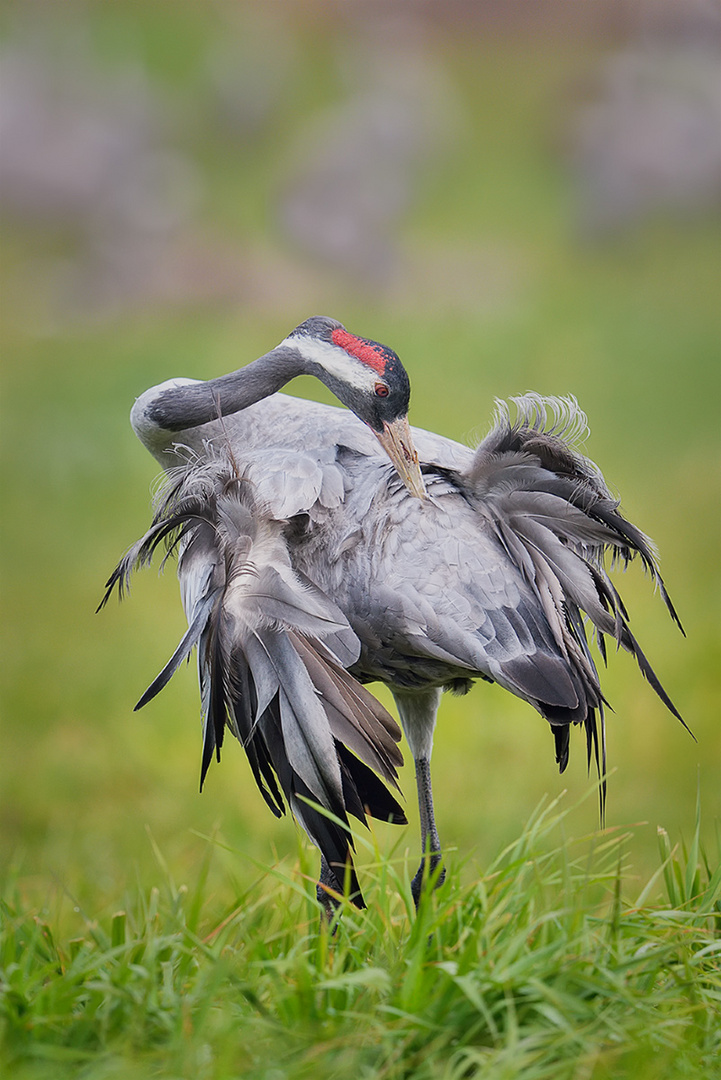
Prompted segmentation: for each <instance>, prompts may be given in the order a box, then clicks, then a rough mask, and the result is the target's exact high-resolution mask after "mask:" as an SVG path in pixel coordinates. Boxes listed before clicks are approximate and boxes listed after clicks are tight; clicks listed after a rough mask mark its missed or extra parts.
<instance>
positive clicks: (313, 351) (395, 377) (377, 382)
mask: <svg viewBox="0 0 721 1080" xmlns="http://www.w3.org/2000/svg"><path fill="white" fill-rule="evenodd" d="M282 344H283V345H284V346H286V347H290V348H293V349H294V350H296V351H297V352H298V353H299V355H300V356H301V357H302V359H303V362H304V368H305V371H306V372H307V374H309V375H315V377H316V378H318V379H320V381H321V382H322V383H324V384H325V386H327V387H328V389H329V390H330V391H331V392H332V393H333V394H334V395H335V396H336V397H337V398H338V400H339V401H342V402H343V404H344V405H346V406H347V407H348V408H349V409H351V410H352V412H354V413H355V415H356V416H357V417H358V418H359V419H360V420H362V421H363V423H364V424H367V425H368V427H369V428H370V429H371V431H372V432H373V434H374V435H375V436H376V438H377V439H378V441H379V443H380V444H381V446H382V447H383V449H384V451H385V452H386V454H387V455H388V457H389V458H390V460H391V462H392V463H393V465H394V467H395V469H396V472H397V473H398V475H399V476H400V478H401V480H402V481H403V483H404V484H405V486H406V487H407V488H408V490H409V491H410V493H411V495H415V496H416V498H419V499H425V498H426V489H425V486H424V483H423V477H422V475H421V470H420V465H419V463H418V454H417V453H416V449H415V447H414V445H413V438H412V435H411V429H410V425H409V423H408V405H409V402H410V396H411V384H410V381H409V379H408V374H407V372H406V369H405V368H404V367H403V364H402V363H401V361H400V360H399V358H398V355H397V354H396V353H395V352H394V351H393V349H389V348H388V346H387V345H381V344H380V342H378V341H372V340H371V339H370V338H362V337H357V336H356V335H355V334H351V333H349V331H348V330H346V328H345V327H344V326H343V325H342V323H339V322H337V320H336V319H329V318H326V317H325V316H319V315H316V316H314V317H313V318H310V319H306V320H305V322H303V323H301V324H300V326H297V327H296V328H295V330H293V332H292V333H291V334H290V335H289V336H288V337H287V338H286V339H285V341H284V342H283V343H282Z"/></svg>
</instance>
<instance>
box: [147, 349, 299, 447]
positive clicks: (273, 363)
mask: <svg viewBox="0 0 721 1080" xmlns="http://www.w3.org/2000/svg"><path fill="white" fill-rule="evenodd" d="M306 370H307V367H306V364H305V362H304V359H303V357H302V356H301V354H300V353H299V352H297V351H296V350H295V349H292V348H290V347H289V346H287V345H283V346H278V348H276V349H273V350H272V351H271V352H269V353H266V354H265V356H261V357H259V359H258V360H254V361H253V362H252V363H251V364H248V365H247V366H246V367H244V368H240V369H239V370H238V371H233V372H231V374H230V375H221V376H220V378H218V379H210V380H208V382H203V383H197V384H195V385H190V386H178V387H175V388H174V389H172V390H165V391H164V392H163V393H162V394H160V395H159V396H158V397H157V398H156V399H155V401H153V402H152V403H151V404H150V406H149V408H148V417H149V419H150V420H152V422H153V423H154V424H157V425H158V427H161V428H164V430H165V431H182V430H183V429H184V428H192V427H198V426H199V425H200V424H207V423H210V421H212V420H217V419H218V414H219V413H220V415H221V416H229V415H231V413H236V412H240V410H241V409H247V408H248V406H249V405H254V404H255V402H256V401H261V400H262V399H263V398H266V397H269V396H270V394H274V393H276V391H277V390H280V389H281V387H283V386H285V384H286V383H287V382H290V380H291V379H293V378H295V376H296V375H303V374H304V373H305V372H306Z"/></svg>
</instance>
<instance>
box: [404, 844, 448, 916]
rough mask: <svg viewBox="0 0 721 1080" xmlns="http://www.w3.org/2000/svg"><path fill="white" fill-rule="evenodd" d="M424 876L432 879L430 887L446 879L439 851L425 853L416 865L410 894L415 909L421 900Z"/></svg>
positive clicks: (438, 884)
mask: <svg viewBox="0 0 721 1080" xmlns="http://www.w3.org/2000/svg"><path fill="white" fill-rule="evenodd" d="M439 868H440V869H439ZM426 876H427V877H428V878H429V879H430V880H431V881H432V887H433V888H434V889H437V888H438V887H439V886H440V885H442V884H443V882H444V881H445V880H446V868H445V866H443V863H442V857H441V853H440V852H436V853H435V854H431V855H426V857H425V858H424V859H423V861H422V862H421V865H420V866H419V867H418V871H417V873H416V876H415V877H414V878H413V881H412V882H411V896H412V897H413V903H414V904H415V905H416V911H417V910H418V905H419V904H420V902H421V894H422V892H423V883H424V881H425V879H426Z"/></svg>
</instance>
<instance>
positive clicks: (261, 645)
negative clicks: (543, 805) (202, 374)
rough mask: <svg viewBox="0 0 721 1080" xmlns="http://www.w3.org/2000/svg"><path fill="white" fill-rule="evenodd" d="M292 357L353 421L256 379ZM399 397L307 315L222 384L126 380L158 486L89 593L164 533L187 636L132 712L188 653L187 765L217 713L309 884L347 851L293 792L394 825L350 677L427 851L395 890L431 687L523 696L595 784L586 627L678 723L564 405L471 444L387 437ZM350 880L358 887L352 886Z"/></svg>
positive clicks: (594, 693) (278, 370)
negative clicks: (646, 651)
mask: <svg viewBox="0 0 721 1080" xmlns="http://www.w3.org/2000/svg"><path fill="white" fill-rule="evenodd" d="M298 342H300V345H299V346H298ZM301 370H303V371H310V372H311V373H313V374H317V375H318V377H319V378H322V380H323V381H324V382H325V383H326V385H329V386H330V387H331V389H333V390H334V392H335V393H336V394H337V396H339V397H341V400H345V402H346V404H348V405H350V408H351V410H353V411H348V410H342V409H339V408H336V407H332V406H327V405H320V404H317V403H313V402H308V401H302V400H299V399H296V398H293V397H290V396H288V395H285V394H282V393H278V392H277V391H278V389H279V385H283V383H284V382H285V381H288V379H289V378H291V377H292V376H293V375H294V374H298V373H300V371H301ZM389 398H390V399H391V400H390V401H388V400H387V399H389ZM377 399H381V400H380V402H379V401H378V400H377ZM407 404H408V388H407V376H406V375H405V371H403V369H402V367H401V366H400V362H399V361H398V358H397V357H396V356H395V354H394V353H392V352H391V351H390V350H388V349H386V347H385V346H378V345H377V344H376V343H374V342H368V341H366V339H360V338H356V337H355V336H353V335H351V334H349V333H348V332H347V331H346V330H345V328H344V327H342V326H341V325H340V324H338V323H335V322H334V321H333V320H324V319H312V320H308V321H307V323H305V324H302V325H301V327H299V328H298V329H297V330H296V331H294V332H293V334H292V335H290V336H289V338H287V339H286V340H285V341H284V342H283V343H281V345H280V346H279V347H278V349H277V350H273V351H272V352H271V353H269V354H266V357H265V358H261V360H258V361H255V363H254V364H251V365H248V367H246V368H244V369H240V371H239V372H236V373H234V375H232V376H224V377H222V378H221V379H217V380H212V381H211V382H209V383H198V382H194V381H193V380H171V381H170V382H168V383H164V384H161V385H160V386H158V387H155V388H153V389H151V390H149V391H146V393H145V394H143V395H141V397H140V398H139V399H138V400H137V402H136V404H135V406H134V408H133V412H132V417H131V419H132V423H133V427H134V429H135V431H136V433H137V434H138V436H139V437H140V439H141V440H142V441H143V442H144V444H145V445H146V446H147V447H148V449H149V450H150V451H151V453H153V455H154V456H155V458H156V460H158V462H159V463H160V464H161V465H162V466H163V468H165V469H166V470H168V471H169V475H170V477H171V481H170V485H171V489H170V495H166V497H165V502H164V503H162V504H161V507H160V509H159V511H158V513H157V514H156V518H155V522H154V525H153V526H152V527H151V530H150V531H149V533H148V534H146V537H144V538H143V540H141V541H140V542H139V544H138V545H136V546H135V547H134V548H133V549H131V551H130V552H129V553H128V555H127V556H126V557H125V559H124V560H123V562H121V564H120V566H119V568H118V570H117V571H116V573H115V575H114V576H113V578H111V582H110V583H109V591H110V589H112V587H113V585H114V584H116V583H117V584H119V585H120V586H121V588H122V586H123V583H124V582H127V579H128V576H129V573H130V570H131V569H132V566H133V565H134V564H135V563H136V562H143V561H147V559H148V558H149V557H150V556H151V555H152V552H153V550H154V548H155V546H157V543H158V542H160V539H161V538H168V537H170V538H171V543H175V544H176V545H177V547H178V550H179V576H180V579H181V592H182V594H183V602H184V607H185V611H186V614H187V617H188V621H189V627H190V629H189V631H188V635H186V638H185V639H184V643H181V646H180V647H179V650H177V651H176V654H175V656H174V658H173V660H171V662H170V663H169V665H167V666H166V669H164V672H162V673H161V675H160V676H159V677H158V679H157V680H156V681H155V683H154V684H153V685H152V686H151V687H150V688H149V690H148V691H147V692H146V695H144V697H143V698H142V699H141V702H140V704H144V703H145V701H146V700H149V699H150V697H152V696H154V694H155V693H156V692H157V691H158V690H159V689H160V688H161V687H162V685H164V684H165V682H166V681H167V679H168V678H169V677H170V675H171V674H172V672H173V671H174V670H175V669H176V667H177V664H178V663H179V662H180V659H182V658H183V657H184V656H185V655H187V654H188V653H189V651H190V649H191V648H192V647H193V646H195V645H197V646H198V648H199V656H200V681H201V695H202V698H203V712H204V716H205V718H206V721H205V739H204V756H203V775H204V774H205V770H206V769H207V767H208V765H209V762H210V759H211V757H212V754H213V752H214V751H215V752H216V753H217V752H218V751H219V749H220V745H221V743H222V732H223V727H224V725H225V724H227V725H228V726H229V727H230V729H231V730H232V731H233V733H234V734H235V735H236V736H237V737H238V738H239V739H240V740H241V742H243V744H244V745H245V747H246V750H247V751H248V754H249V757H250V759H251V766H252V767H253V770H254V773H255V775H256V779H257V780H258V783H259V786H260V787H261V791H263V794H264V796H265V797H266V800H267V801H268V802H269V805H271V808H272V809H274V810H276V811H277V810H278V808H279V806H280V802H281V800H280V793H279V792H278V788H277V786H276V779H277V780H278V782H279V783H280V787H281V788H282V790H283V793H284V794H285V796H286V798H287V800H288V801H289V803H290V805H291V808H292V809H293V811H294V813H295V814H296V817H298V818H299V820H300V821H301V823H302V824H303V825H304V826H305V827H306V829H307V831H308V832H309V834H310V835H311V837H312V838H313V839H314V841H315V842H316V843H317V844H318V846H319V847H320V848H321V853H322V872H321V884H322V886H323V888H325V889H326V890H327V889H328V888H331V889H334V888H337V887H338V886H339V884H340V882H341V881H342V877H343V873H342V870H341V868H342V867H343V865H344V864H347V863H348V860H349V858H350V850H349V847H348V843H347V840H346V839H345V838H344V836H343V834H342V831H341V832H339V831H337V830H336V832H335V833H333V835H332V836H330V839H329V835H330V834H329V828H330V826H329V825H328V821H327V819H325V818H324V817H323V815H322V814H320V815H318V814H315V816H314V812H313V811H311V809H310V808H309V805H308V803H307V799H308V798H310V799H311V800H316V801H317V802H318V803H319V804H320V805H321V806H324V807H325V808H326V809H329V810H331V812H332V813H334V814H336V815H338V816H340V817H341V819H342V818H343V817H344V814H345V811H348V812H350V813H356V815H357V816H359V817H362V816H363V807H364V806H365V807H366V808H369V809H370V812H371V813H374V812H375V813H376V816H385V817H388V818H391V819H393V820H396V821H398V820H403V814H402V811H401V809H400V807H399V806H398V804H397V803H396V802H395V799H394V798H393V797H392V796H391V795H390V793H389V792H388V791H387V789H386V788H385V787H383V785H382V784H380V782H378V781H376V780H375V779H371V777H372V775H373V774H372V773H370V769H375V770H376V771H378V772H380V774H381V776H382V777H383V778H384V779H385V780H386V782H389V783H390V784H391V785H393V784H394V783H395V776H396V773H395V768H396V765H397V764H398V760H399V759H398V756H397V752H396V748H395V740H396V738H397V732H396V731H395V730H394V724H393V721H392V720H391V719H390V717H388V716H387V714H385V711H384V710H382V709H381V707H380V706H378V705H377V703H376V702H374V699H372V698H371V697H370V695H369V694H368V693H367V691H364V690H363V689H362V686H361V685H360V684H362V683H366V682H370V681H376V680H377V681H381V682H384V683H385V684H386V685H388V686H389V687H390V689H391V690H392V691H393V694H394V696H395V700H396V703H397V705H398V709H399V714H400V718H401V722H402V725H403V728H404V731H405V734H406V736H407V739H408V742H409V745H410V748H411V751H412V753H413V757H414V760H415V764H416V777H417V782H418V793H419V801H420V810H421V828H422V839H423V846H424V851H425V854H426V856H427V860H426V863H425V864H424V863H422V864H421V869H420V870H419V873H418V874H417V875H416V878H415V879H414V890H413V891H414V896H415V898H416V900H417V899H418V895H419V892H420V886H421V881H422V877H423V872H424V865H425V867H426V868H427V866H428V865H430V866H431V867H433V866H435V865H436V864H437V863H438V862H439V860H440V844H439V840H438V834H437V830H436V826H435V819H434V812H433V802H432V794H431V785H430V757H431V750H432V742H433V733H434V728H435V720H436V713H437V709H438V704H439V697H440V690H441V689H442V688H445V689H452V690H455V691H460V692H465V691H466V690H468V689H469V688H470V685H471V683H472V681H473V680H474V679H477V678H481V679H486V680H490V681H494V682H497V683H498V684H500V685H501V686H502V687H504V688H506V689H507V690H509V691H510V692H512V693H514V694H515V695H517V696H519V697H521V698H523V699H524V700H526V701H528V702H529V703H530V704H531V705H532V706H533V707H534V708H536V709H537V710H538V711H539V712H540V713H541V714H542V715H543V716H544V717H545V718H546V719H547V720H548V721H549V723H550V725H551V728H552V731H553V734H554V738H555V747H556V758H557V761H558V763H559V765H560V767H561V769H563V768H565V765H566V763H567V760H568V749H569V728H570V726H571V725H572V724H581V725H583V726H584V727H585V730H586V736H587V746H588V753H589V756H591V755H592V754H595V757H596V760H597V762H598V764H599V768H600V770H601V772H602V773H603V772H604V771H605V740H604V733H603V702H604V699H603V695H602V693H601V689H600V685H599V680H598V675H597V671H596V667H595V664H594V661H593V659H592V655H591V652H590V649H589V644H588V641H587V636H586V630H585V624H586V623H588V624H589V625H590V626H591V627H592V628H593V630H594V631H595V633H596V636H597V638H598V642H599V646H600V647H601V649H602V650H603V642H604V638H605V636H610V637H612V638H614V639H615V640H616V641H617V643H618V644H619V645H621V646H623V647H624V648H626V649H627V650H629V651H630V652H631V653H632V654H633V655H635V657H636V659H637V661H638V663H639V666H640V667H641V670H642V672H643V673H644V675H645V676H646V677H647V678H648V679H649V681H650V682H651V683H652V685H653V686H654V689H655V690H656V691H657V692H658V693H659V694H660V696H661V697H662V699H663V700H664V702H665V703H666V704H667V706H668V707H669V708H670V709H671V710H672V711H673V712H674V714H675V715H677V716H678V713H677V712H676V710H675V708H674V707H673V705H672V704H671V702H670V701H669V699H668V697H667V696H666V694H665V692H664V691H663V689H662V688H661V686H660V684H659V683H658V680H657V679H656V676H655V675H654V673H653V671H652V669H651V668H650V665H649V664H648V662H647V660H646V658H645V656H644V655H643V653H642V652H641V650H640V647H639V646H638V643H637V642H636V640H635V638H634V637H633V636H632V634H631V632H630V629H629V627H628V624H627V619H626V612H625V609H624V607H623V604H622V602H621V600H620V597H619V596H618V593H617V592H616V590H615V588H614V586H613V585H612V584H611V582H610V579H609V578H608V576H607V574H606V571H605V569H604V566H603V559H604V555H605V554H606V553H607V552H610V554H611V555H612V556H613V557H615V558H620V559H621V560H622V561H627V560H628V559H630V558H633V557H634V556H635V555H638V556H640V558H641V560H642V562H643V563H644V565H645V567H646V568H647V569H648V570H649V571H650V572H651V574H652V576H653V577H654V579H655V581H656V583H657V585H658V586H659V588H660V590H661V592H662V595H663V597H664V599H665V600H666V602H667V604H668V606H669V610H670V611H671V614H672V615H673V616H674V618H675V612H674V611H673V608H672V607H671V605H670V601H668V597H667V595H666V593H665V590H664V587H663V582H662V581H661V579H660V576H659V574H658V570H657V567H656V562H655V555H654V552H653V549H652V547H651V545H650V542H649V541H648V540H647V538H646V537H644V536H643V534H642V533H640V531H639V530H637V529H636V528H635V527H634V526H632V525H631V524H630V523H629V522H627V521H626V520H625V519H624V518H623V517H622V516H621V515H620V513H619V511H618V504H617V502H616V501H615V500H613V499H612V497H611V495H610V493H609V491H608V489H607V488H606V485H605V483H604V481H603V478H602V476H601V474H600V472H599V471H598V469H597V468H596V467H595V466H594V465H593V464H592V463H591V462H590V461H589V460H588V459H586V458H585V457H583V456H581V455H580V454H579V453H578V452H577V451H576V450H575V449H574V448H573V442H574V440H575V438H576V437H577V436H578V434H579V433H580V431H581V430H582V429H583V428H585V417H584V415H583V414H582V413H581V411H580V409H579V408H578V406H577V405H576V403H575V401H574V400H573V399H543V398H540V397H539V396H538V395H533V394H529V395H525V396H524V397H523V398H519V399H517V400H516V409H517V414H518V415H517V417H516V419H515V420H512V419H511V417H510V413H509V411H508V409H507V408H506V407H503V406H499V407H498V409H497V414H496V421H495V424H494V426H493V428H492V430H491V432H490V434H489V435H488V436H487V437H486V439H484V440H483V442H482V443H481V444H480V446H479V447H478V448H476V449H475V450H472V449H470V448H468V447H464V446H462V445H460V444H459V443H456V442H453V441H452V440H449V439H446V438H443V437H441V436H438V435H435V434H433V433H430V432H426V431H422V430H420V429H416V428H413V429H409V428H408V427H407V421H406V420H405V416H406V413H407ZM354 413H355V414H356V415H354ZM186 421H188V422H187V423H186ZM184 424H185V426H184ZM153 530H155V531H153ZM213 650H215V651H214V652H213ZM317 699H319V700H320V703H321V704H320V705H319V704H318V703H317ZM343 702H344V703H345V706H344V705H343ZM324 710H325V711H324ZM359 716H362V718H363V719H362V722H361V721H359V719H358V718H359ZM291 717H292V720H291ZM679 719H680V717H679ZM359 723H360V728H359V726H358V725H359ZM359 730H362V733H363V734H362V736H360V735H359V734H358V732H359ZM349 749H350V750H351V751H352V753H351V754H349V753H348V751H349ZM354 754H355V755H358V754H359V755H360V759H361V761H362V764H361V765H359V764H358V757H354ZM344 778H345V779H344ZM354 785H355V786H354ZM384 793H385V794H384ZM364 799H365V800H366V801H365V802H364ZM331 832H332V830H331ZM352 891H353V892H354V893H355V895H356V898H359V896H360V892H359V889H358V885H357V880H356V879H355V877H354V875H353V876H352Z"/></svg>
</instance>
